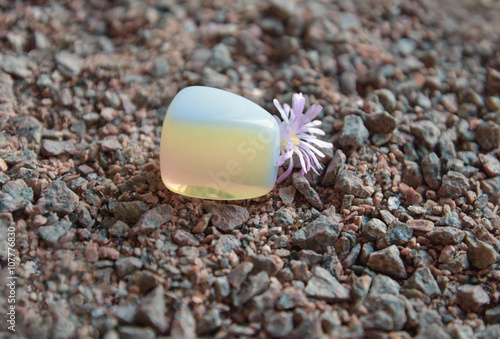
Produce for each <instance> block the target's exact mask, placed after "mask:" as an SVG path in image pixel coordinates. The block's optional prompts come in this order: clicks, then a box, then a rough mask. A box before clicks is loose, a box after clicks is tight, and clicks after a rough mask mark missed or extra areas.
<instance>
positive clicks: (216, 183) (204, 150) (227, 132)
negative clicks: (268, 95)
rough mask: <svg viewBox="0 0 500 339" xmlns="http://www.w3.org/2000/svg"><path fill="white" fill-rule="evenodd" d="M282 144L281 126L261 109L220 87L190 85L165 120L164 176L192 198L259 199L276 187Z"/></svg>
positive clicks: (173, 187) (162, 145)
mask: <svg viewBox="0 0 500 339" xmlns="http://www.w3.org/2000/svg"><path fill="white" fill-rule="evenodd" d="M279 148H280V133H279V127H278V124H277V122H276V120H274V118H273V117H272V116H271V115H270V114H269V113H268V112H267V111H266V110H264V109H263V108H262V107H260V106H258V105H257V104H255V103H253V102H252V101H250V100H248V99H245V98H243V97H241V96H239V95H236V94H233V93H230V92H227V91H223V90H220V89H216V88H211V87H202V86H193V87H187V88H185V89H183V90H182V91H180V92H179V93H178V94H177V95H176V96H175V98H174V99H173V101H172V103H171V104H170V106H169V108H168V111H167V115H166V116H165V120H164V122H163V130H162V133H161V143H160V167H161V177H162V180H163V183H164V184H165V186H167V188H168V189H170V190H171V191H173V192H175V193H179V194H183V195H187V196H191V197H197V198H204V199H219V200H237V199H249V198H255V197H259V196H262V195H265V194H267V193H268V192H269V191H270V190H271V189H272V188H273V186H274V183H275V181H276V175H277V173H278V167H276V166H275V164H276V160H277V159H278V156H279Z"/></svg>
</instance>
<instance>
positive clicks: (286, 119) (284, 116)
mask: <svg viewBox="0 0 500 339" xmlns="http://www.w3.org/2000/svg"><path fill="white" fill-rule="evenodd" d="M273 104H274V106H276V108H277V109H278V112H280V114H281V118H282V119H283V121H284V122H285V123H287V124H288V117H287V115H286V114H285V111H284V110H283V107H281V104H280V103H279V101H278V99H274V100H273Z"/></svg>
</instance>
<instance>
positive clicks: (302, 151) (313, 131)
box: [273, 93, 333, 184]
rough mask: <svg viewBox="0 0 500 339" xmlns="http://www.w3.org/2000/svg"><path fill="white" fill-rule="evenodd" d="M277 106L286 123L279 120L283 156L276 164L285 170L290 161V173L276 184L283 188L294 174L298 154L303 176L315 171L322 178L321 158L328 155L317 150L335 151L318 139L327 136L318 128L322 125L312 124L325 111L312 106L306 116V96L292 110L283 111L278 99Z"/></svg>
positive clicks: (298, 98) (299, 97) (297, 96)
mask: <svg viewBox="0 0 500 339" xmlns="http://www.w3.org/2000/svg"><path fill="white" fill-rule="evenodd" d="M273 103H274V105H275V106H276V108H277V109H278V111H279V112H280V114H281V118H282V119H283V121H281V120H280V119H279V118H278V117H276V116H275V118H276V120H277V121H278V125H279V128H280V134H281V149H280V151H281V155H280V157H279V158H278V161H277V162H276V166H282V165H283V164H284V163H285V161H286V160H287V159H290V165H289V166H288V168H287V170H286V171H285V172H284V173H283V174H282V175H280V176H279V177H278V180H277V181H276V182H277V183H278V184H279V183H280V182H282V181H283V180H285V179H286V178H287V177H288V176H289V175H290V174H291V173H292V170H293V157H292V156H293V154H294V153H296V154H297V156H298V157H299V160H300V165H301V167H302V172H301V173H302V175H304V174H306V173H307V172H309V170H311V169H312V170H313V171H314V172H315V173H317V174H319V173H318V171H317V170H316V169H322V168H323V166H321V164H320V163H319V161H318V159H317V156H319V157H321V158H323V157H324V156H325V155H324V154H323V153H322V152H321V151H320V150H318V149H317V148H316V147H315V146H318V147H323V148H333V145H332V144H331V143H328V142H324V141H321V140H319V139H318V138H317V137H316V135H325V132H323V131H322V130H320V129H319V128H317V127H318V126H319V125H321V121H319V120H314V121H312V120H313V119H314V118H316V117H317V116H318V114H319V113H320V112H321V110H322V109H323V107H322V106H321V105H312V106H311V107H309V109H308V110H307V111H306V112H305V113H302V111H303V110H304V106H305V103H306V99H305V98H304V96H303V95H302V93H299V94H296V93H295V94H294V95H293V97H292V107H290V106H289V105H288V104H284V105H283V107H282V106H281V104H280V103H279V102H278V100H277V99H274V100H273ZM315 167H316V168H315Z"/></svg>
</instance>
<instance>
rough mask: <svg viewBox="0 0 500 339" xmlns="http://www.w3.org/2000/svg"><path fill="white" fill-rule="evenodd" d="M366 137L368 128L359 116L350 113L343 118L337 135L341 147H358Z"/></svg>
mask: <svg viewBox="0 0 500 339" xmlns="http://www.w3.org/2000/svg"><path fill="white" fill-rule="evenodd" d="M368 137H369V133H368V130H367V129H366V127H365V125H364V124H363V120H362V119H361V118H360V117H359V116H357V115H352V114H351V115H348V116H346V117H345V118H344V126H343V127H342V132H341V134H340V137H339V143H340V145H341V146H342V148H359V147H361V146H362V145H363V144H364V143H365V142H366V140H368Z"/></svg>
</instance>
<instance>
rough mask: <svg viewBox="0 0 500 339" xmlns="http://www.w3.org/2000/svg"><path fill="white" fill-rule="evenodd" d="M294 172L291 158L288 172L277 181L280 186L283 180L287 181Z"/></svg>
mask: <svg viewBox="0 0 500 339" xmlns="http://www.w3.org/2000/svg"><path fill="white" fill-rule="evenodd" d="M292 170H293V158H290V165H289V166H288V168H287V169H286V171H285V172H283V174H282V175H280V176H279V177H278V179H277V180H276V183H277V184H279V183H281V182H282V181H283V180H285V179H286V178H288V176H289V175H290V174H292Z"/></svg>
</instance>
